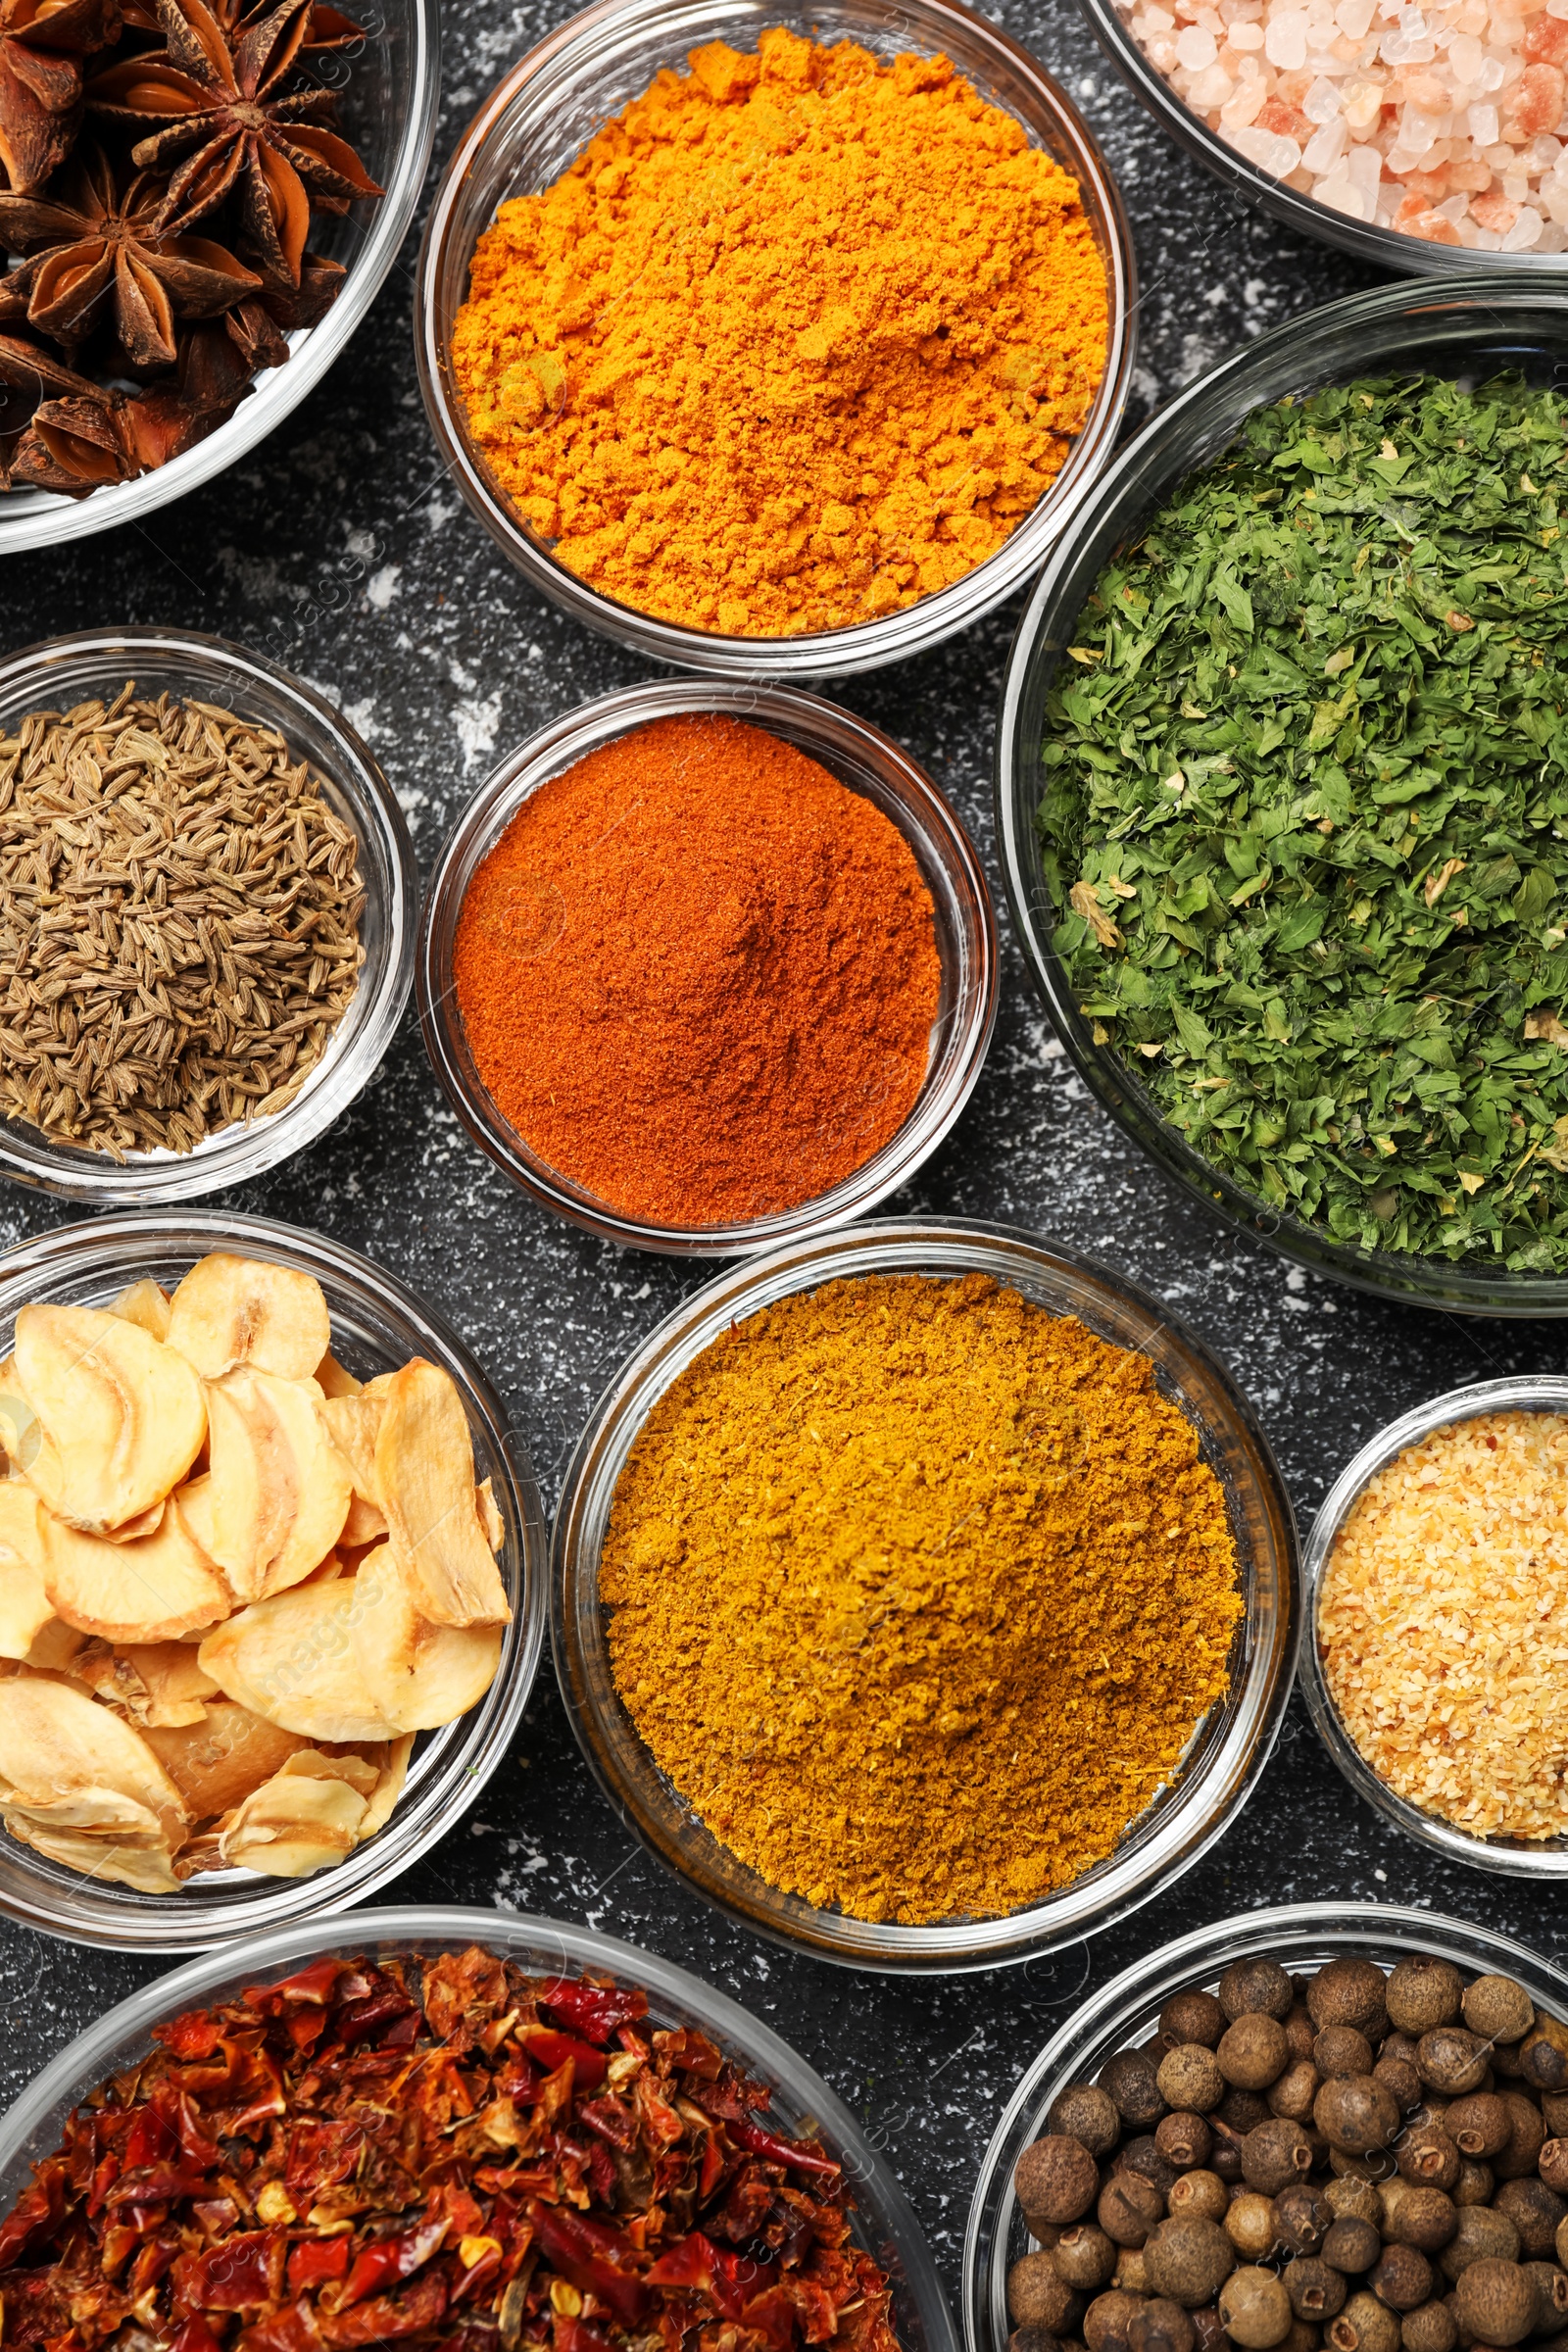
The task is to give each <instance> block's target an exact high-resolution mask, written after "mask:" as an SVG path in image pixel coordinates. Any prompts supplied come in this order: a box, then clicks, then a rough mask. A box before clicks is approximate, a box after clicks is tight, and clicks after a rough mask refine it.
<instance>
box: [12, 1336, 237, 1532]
mask: <svg viewBox="0 0 1568 2352" xmlns="http://www.w3.org/2000/svg"><path fill="white" fill-rule="evenodd" d="M16 1370H17V1378H18V1381H19V1382H20V1384H21V1389H22V1394H23V1397H25V1401H26V1404H27V1405H28V1406H30V1407H31V1410H32V1414H33V1416H34V1424H33V1426H32V1427H31V1428H30V1429H29V1428H27V1427H25V1426H24V1427H20V1428H18V1429H17V1430H16V1431H15V1433H14V1442H13V1437H12V1436H5V1437H4V1441H3V1442H4V1444H5V1446H6V1449H7V1451H8V1452H10V1453H13V1454H14V1455H15V1456H16V1458H17V1460H18V1461H19V1462H20V1463H21V1466H22V1469H23V1471H24V1473H25V1476H26V1478H27V1480H28V1482H29V1484H30V1485H31V1486H32V1487H34V1488H35V1489H36V1491H37V1493H38V1494H39V1495H41V1496H42V1497H43V1500H44V1502H45V1504H46V1505H47V1506H48V1508H49V1509H50V1510H51V1511H53V1512H54V1514H55V1516H56V1517H57V1518H59V1519H66V1520H69V1521H70V1522H71V1523H72V1525H73V1526H74V1527H79V1528H81V1529H82V1530H84V1532H86V1533H87V1534H89V1535H100V1536H101V1535H103V1534H104V1533H105V1531H106V1530H108V1529H109V1528H114V1527H119V1526H121V1525H122V1523H123V1521H125V1520H127V1519H133V1518H134V1517H135V1516H136V1514H137V1512H138V1511H145V1510H147V1509H149V1508H150V1507H151V1505H152V1504H154V1503H156V1502H161V1501H162V1500H163V1498H164V1496H165V1495H167V1494H168V1493H169V1490H170V1488H171V1487H175V1486H177V1485H178V1484H179V1482H180V1480H181V1479H182V1478H183V1477H184V1475H185V1473H186V1471H187V1470H188V1469H189V1468H190V1466H191V1464H192V1462H193V1461H194V1460H195V1459H196V1456H197V1454H198V1453H199V1452H200V1450H201V1446H202V1440H203V1439H204V1438H205V1436H206V1434H207V1407H206V1403H205V1400H204V1398H203V1396H202V1385H201V1382H200V1381H199V1380H198V1379H197V1377H196V1375H195V1373H194V1372H193V1371H192V1370H191V1368H190V1366H189V1364H187V1363H186V1361H185V1359H184V1357H183V1356H182V1355H178V1354H176V1353H175V1351H174V1349H173V1348H166V1347H163V1346H162V1345H161V1344H160V1343H159V1342H158V1341H157V1340H155V1339H153V1338H152V1337H151V1335H150V1334H149V1333H147V1332H145V1331H143V1330H142V1329H141V1327H140V1326H139V1325H138V1324H135V1323H126V1322H124V1321H123V1319H122V1318H121V1317H120V1316H119V1315H109V1314H103V1313H101V1312H100V1311H99V1310H98V1309H97V1308H96V1307H91V1306H25V1307H24V1308H23V1309H22V1311H21V1313H20V1314H19V1315H18V1316H17V1338H16Z"/></svg>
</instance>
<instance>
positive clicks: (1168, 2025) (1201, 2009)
mask: <svg viewBox="0 0 1568 2352" xmlns="http://www.w3.org/2000/svg"><path fill="white" fill-rule="evenodd" d="M1159 2030H1160V2032H1161V2034H1165V2035H1167V2036H1168V2037H1169V2041H1170V2044H1171V2047H1172V2048H1174V2047H1175V2045H1176V2043H1177V2042H1179V2041H1201V2043H1202V2044H1203V2046H1204V2047H1205V2049H1210V2050H1211V2049H1213V2047H1214V2045H1215V2044H1216V2042H1217V2041H1218V2040H1219V2037H1220V2035H1221V2034H1223V2033H1224V2031H1225V2012H1224V2010H1223V2009H1222V2008H1221V2007H1220V2005H1219V2003H1218V2001H1217V2000H1216V1999H1215V1998H1214V1995H1213V1994H1212V1993H1211V1992H1203V1991H1201V1989H1200V1988H1199V1987H1198V1986H1196V1985H1195V1986H1194V1988H1193V1989H1192V1991H1191V1992H1175V1993H1172V1995H1171V1997H1170V1999H1169V2000H1168V2001H1167V2002H1166V2003H1165V2006H1164V2008H1163V2009H1162V2010H1161V2011H1160V2013H1159Z"/></svg>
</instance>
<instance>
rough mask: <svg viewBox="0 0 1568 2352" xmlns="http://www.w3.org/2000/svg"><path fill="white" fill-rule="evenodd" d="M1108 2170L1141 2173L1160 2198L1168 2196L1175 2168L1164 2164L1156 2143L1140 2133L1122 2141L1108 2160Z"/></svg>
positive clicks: (1143, 2133)
mask: <svg viewBox="0 0 1568 2352" xmlns="http://www.w3.org/2000/svg"><path fill="white" fill-rule="evenodd" d="M1110 2169H1111V2171H1112V2172H1113V2173H1142V2174H1143V2176H1144V2179H1145V2180H1152V2182H1153V2184H1154V2186H1155V2187H1156V2188H1157V2189H1158V2191H1159V2193H1160V2195H1161V2196H1162V2197H1166V2196H1169V2194H1170V2191H1171V2184H1172V2182H1173V2181H1174V2180H1175V2179H1176V2167H1175V2166H1174V2165H1173V2164H1167V2163H1166V2161H1165V2159H1164V2157H1163V2156H1162V2155H1161V2154H1160V2152H1159V2143H1158V2141H1157V2140H1156V2139H1155V2138H1154V2137H1153V2135H1152V2133H1151V2132H1148V2131H1142V2132H1140V2133H1139V2135H1138V2137H1137V2138H1136V2139H1126V2140H1123V2142H1122V2144H1121V2146H1120V2147H1119V2148H1118V2149H1117V2150H1116V2153H1115V2155H1114V2156H1112V2158H1111V2160H1110Z"/></svg>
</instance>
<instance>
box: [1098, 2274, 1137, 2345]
mask: <svg viewBox="0 0 1568 2352" xmlns="http://www.w3.org/2000/svg"><path fill="white" fill-rule="evenodd" d="M1141 2308H1142V2301H1141V2298H1140V2297H1138V2296H1136V2295H1127V2294H1123V2293H1122V2291H1121V2289H1120V2288H1119V2287H1114V2286H1113V2287H1111V2288H1110V2289H1109V2291H1108V2292H1107V2293H1105V2294H1103V2295H1097V2296H1096V2298H1095V2300H1094V2302H1093V2303H1091V2304H1090V2306H1089V2309H1088V2310H1087V2311H1086V2312H1085V2313H1084V2342H1085V2343H1086V2344H1087V2345H1088V2347H1089V2352H1128V2343H1127V2330H1128V2327H1130V2326H1131V2324H1132V2320H1133V2317H1134V2314H1135V2313H1136V2312H1138V2311H1139V2310H1141Z"/></svg>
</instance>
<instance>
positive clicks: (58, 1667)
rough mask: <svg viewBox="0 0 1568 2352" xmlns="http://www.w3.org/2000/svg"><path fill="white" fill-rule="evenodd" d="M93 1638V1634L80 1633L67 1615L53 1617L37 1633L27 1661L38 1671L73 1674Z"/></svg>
mask: <svg viewBox="0 0 1568 2352" xmlns="http://www.w3.org/2000/svg"><path fill="white" fill-rule="evenodd" d="M91 1640H92V1636H91V1635H90V1634H78V1633H77V1631H76V1629H75V1627H74V1626H73V1625H67V1624H66V1622H65V1620H64V1618H61V1617H51V1618H50V1619H49V1621H48V1623H47V1624H46V1625H40V1626H39V1628H38V1631H37V1633H36V1634H35V1635H34V1636H33V1641H32V1647H31V1648H30V1649H29V1650H28V1652H27V1664H28V1666H29V1667H30V1668H31V1669H32V1671H33V1673H34V1674H71V1673H72V1672H73V1669H74V1667H75V1663H76V1660H77V1659H78V1658H79V1657H80V1655H81V1653H82V1651H83V1650H84V1649H85V1648H86V1647H87V1646H88V1643H89V1642H91Z"/></svg>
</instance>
